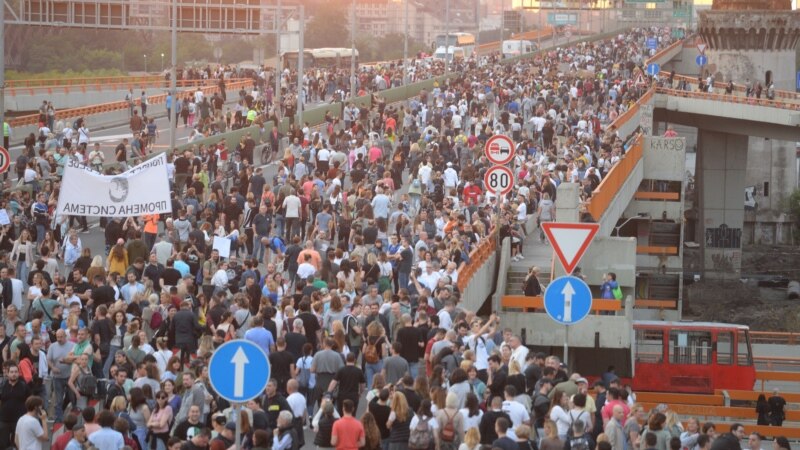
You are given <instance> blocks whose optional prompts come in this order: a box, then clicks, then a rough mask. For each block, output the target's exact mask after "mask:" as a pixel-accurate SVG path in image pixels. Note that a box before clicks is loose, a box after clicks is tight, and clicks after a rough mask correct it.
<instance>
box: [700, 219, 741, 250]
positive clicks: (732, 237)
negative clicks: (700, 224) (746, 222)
mask: <svg viewBox="0 0 800 450" xmlns="http://www.w3.org/2000/svg"><path fill="white" fill-rule="evenodd" d="M741 247H742V229H741V228H730V227H728V226H727V225H725V224H724V223H723V224H722V225H720V226H718V227H717V228H706V248H741Z"/></svg>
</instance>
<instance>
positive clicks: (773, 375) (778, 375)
mask: <svg viewBox="0 0 800 450" xmlns="http://www.w3.org/2000/svg"><path fill="white" fill-rule="evenodd" d="M756 380H758V381H760V382H761V390H762V391H763V390H764V387H765V385H766V383H767V381H790V382H794V383H800V372H780V371H776V370H758V371H756Z"/></svg>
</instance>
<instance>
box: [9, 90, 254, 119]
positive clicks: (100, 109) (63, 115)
mask: <svg viewBox="0 0 800 450" xmlns="http://www.w3.org/2000/svg"><path fill="white" fill-rule="evenodd" d="M252 84H253V81H252V80H246V81H238V82H234V83H229V84H228V85H227V86H226V88H227V89H230V90H239V89H241V88H243V87H246V86H252ZM201 89H202V91H203V93H204V94H206V95H210V94H213V93H214V92H217V91H218V90H219V88H218V87H217V86H205V87H203V88H201ZM192 92H193V91H192ZM183 93H188V92H183ZM183 93H181V94H183ZM147 101H148V102H149V103H150V104H151V105H155V104H160V103H165V102H166V101H167V94H159V95H151V96H150V97H148V98H147ZM134 104H135V105H136V106H141V105H140V99H139V98H138V97H137V98H135V99H134ZM128 107H129V106H128V102H126V101H125V100H120V101H116V102H109V103H100V104H97V105H90V106H83V107H80V108H71V109H62V110H60V111H56V120H61V119H69V118H73V117H86V116H90V115H92V114H101V113H105V112H111V111H118V110H124V109H127V108H128ZM38 121H39V115H38V114H29V115H26V116H19V117H15V118H13V119H10V120H9V121H8V123H9V125H11V126H12V127H19V126H26V125H36V124H37V123H38Z"/></svg>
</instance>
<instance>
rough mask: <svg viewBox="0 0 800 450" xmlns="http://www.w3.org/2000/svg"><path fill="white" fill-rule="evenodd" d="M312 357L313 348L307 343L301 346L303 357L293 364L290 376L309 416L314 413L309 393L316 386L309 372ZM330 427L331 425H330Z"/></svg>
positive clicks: (311, 396)
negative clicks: (298, 389)
mask: <svg viewBox="0 0 800 450" xmlns="http://www.w3.org/2000/svg"><path fill="white" fill-rule="evenodd" d="M313 355H314V346H313V345H311V344H310V343H308V342H306V343H305V344H303V356H301V357H300V358H298V359H297V362H295V364H294V368H295V369H294V373H293V374H292V375H293V376H294V379H296V380H297V383H298V384H299V386H300V393H301V394H303V396H304V397H305V398H306V408H307V409H308V414H309V415H313V412H314V398H313V397H314V396H313V395H311V393H312V392H314V387H315V386H316V378H315V376H314V373H312V372H311V363H312V362H313V360H314V357H313ZM331 426H333V425H332V424H331Z"/></svg>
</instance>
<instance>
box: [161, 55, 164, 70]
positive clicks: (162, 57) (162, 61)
mask: <svg viewBox="0 0 800 450" xmlns="http://www.w3.org/2000/svg"><path fill="white" fill-rule="evenodd" d="M161 71H162V72H163V71H164V54H163V53H162V54H161Z"/></svg>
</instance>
